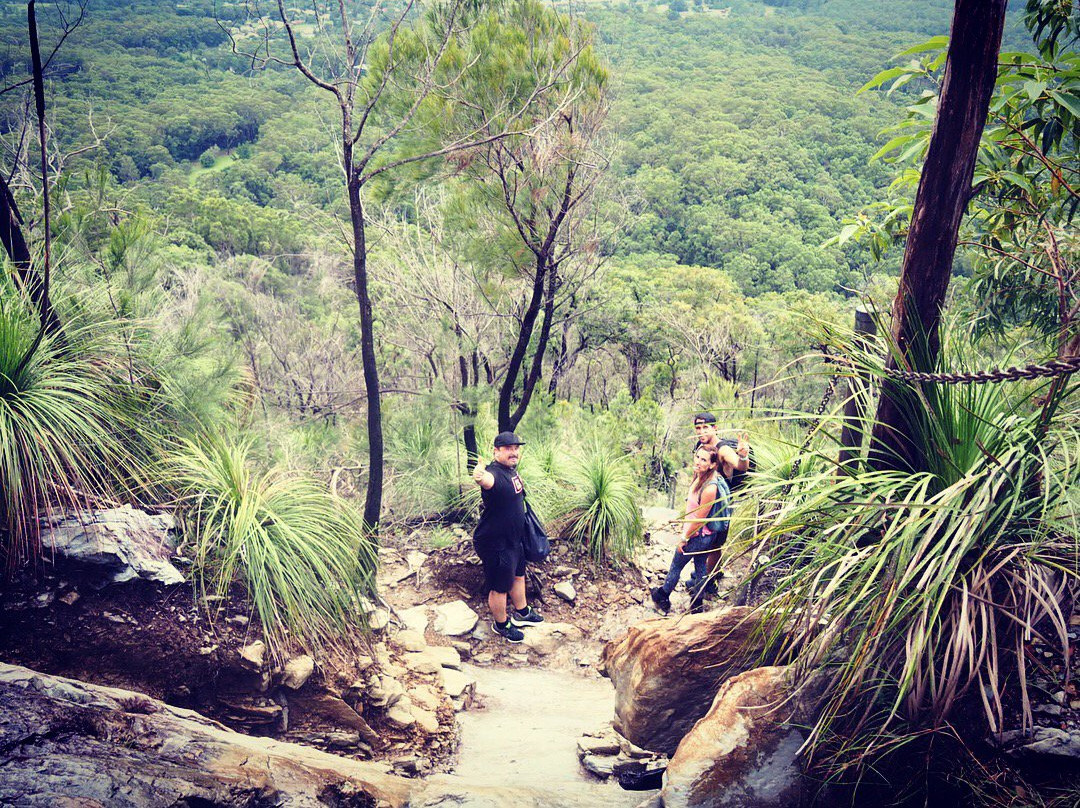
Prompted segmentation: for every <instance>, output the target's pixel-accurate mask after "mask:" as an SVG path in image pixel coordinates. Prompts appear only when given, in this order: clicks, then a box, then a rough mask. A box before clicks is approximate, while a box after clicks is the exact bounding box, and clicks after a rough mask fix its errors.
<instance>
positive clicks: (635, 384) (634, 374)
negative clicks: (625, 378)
mask: <svg viewBox="0 0 1080 808" xmlns="http://www.w3.org/2000/svg"><path fill="white" fill-rule="evenodd" d="M626 360H627V361H626V363H627V365H628V366H629V369H630V400H631V401H637V400H638V399H639V398H641V381H640V379H639V376H640V374H641V361H640V360H639V359H638V353H637V351H633V352H631V353H630V355H629V356H628V357H627V358H626Z"/></svg>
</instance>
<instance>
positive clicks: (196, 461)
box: [168, 438, 376, 656]
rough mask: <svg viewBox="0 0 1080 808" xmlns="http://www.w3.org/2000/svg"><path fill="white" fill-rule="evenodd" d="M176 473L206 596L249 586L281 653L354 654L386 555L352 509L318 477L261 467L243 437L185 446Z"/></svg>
mask: <svg viewBox="0 0 1080 808" xmlns="http://www.w3.org/2000/svg"><path fill="white" fill-rule="evenodd" d="M168 467H169V469H170V471H171V477H170V479H171V480H172V484H173V485H174V486H175V487H176V488H177V490H178V491H179V493H180V496H181V501H182V503H183V505H184V507H185V509H186V519H187V521H188V522H189V524H190V527H191V528H192V529H193V534H194V537H195V560H196V569H197V570H198V572H199V574H200V580H201V583H202V587H203V589H204V591H206V592H210V593H214V594H217V595H227V594H228V592H229V590H230V589H231V587H232V586H233V584H234V583H239V584H240V585H241V586H242V587H243V588H244V590H245V592H246V594H247V596H248V597H249V598H250V600H251V603H252V605H253V607H254V610H255V613H256V614H257V615H258V618H259V622H260V624H261V626H262V630H263V633H264V636H265V637H266V639H267V642H268V645H269V646H270V648H271V650H272V652H273V653H274V654H275V655H277V656H282V655H284V654H285V653H286V652H287V651H288V649H289V647H290V646H291V645H299V646H302V647H304V648H307V649H309V650H321V651H324V652H330V653H333V652H335V651H337V652H340V651H343V650H346V649H348V648H350V647H352V644H353V642H354V641H355V640H356V639H358V638H359V635H360V631H361V629H362V617H361V615H362V614H363V608H362V603H363V598H365V597H366V596H369V595H371V593H372V592H373V591H374V575H375V566H376V556H375V547H374V545H373V544H372V543H371V542H370V540H369V539H368V538H367V536H366V533H365V531H364V530H363V523H362V522H361V519H360V517H359V515H358V514H356V513H355V512H354V511H353V509H352V506H351V505H349V504H348V503H346V502H344V501H343V500H341V499H339V498H338V497H336V496H334V495H333V494H332V493H331V492H329V491H328V490H327V489H326V486H325V485H323V484H322V483H320V482H319V481H317V480H315V479H313V478H310V477H307V476H304V475H301V474H297V473H291V472H288V471H284V470H282V469H280V468H271V469H269V470H263V469H261V468H260V467H259V465H258V463H257V460H256V458H255V457H254V453H253V451H252V446H251V444H250V443H247V442H245V441H243V440H232V439H229V438H212V439H206V440H203V441H201V442H192V441H187V442H184V443H183V444H182V445H180V446H179V447H178V448H177V450H176V451H175V452H174V453H173V454H172V456H171V458H170V460H169V464H168Z"/></svg>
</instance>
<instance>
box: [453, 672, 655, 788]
mask: <svg viewBox="0 0 1080 808" xmlns="http://www.w3.org/2000/svg"><path fill="white" fill-rule="evenodd" d="M465 670H466V672H467V673H468V674H469V675H470V676H473V677H475V678H476V695H477V699H478V702H479V706H478V707H475V708H474V709H472V710H469V711H467V712H464V713H461V714H459V716H458V725H459V727H460V732H461V736H460V738H461V740H460V746H459V747H458V760H457V763H456V765H455V766H454V768H453V771H452V774H451V775H448V776H440V775H436V776H435V778H433V779H440V778H441V777H446V778H447V779H450V778H452V779H453V780H454V781H459V782H460V781H464V782H467V783H470V784H474V785H477V786H514V787H521V788H525V789H529V790H532V791H536V792H538V793H546V794H550V795H551V799H552V800H557V802H552V803H551V804H552V805H556V804H558V805H567V806H582V807H583V808H588V807H589V806H597V808H602V807H603V806H635V805H638V804H639V803H640V802H641V801H643V800H644V799H646V798H647V797H649V796H651V795H652V794H653V793H654V792H631V791H624V790H623V789H621V788H619V785H618V783H617V782H615V781H614V780H612V781H609V782H606V783H604V782H599V781H597V780H596V779H594V778H592V777H590V776H589V775H588V774H587V773H586V772H585V771H584V770H583V769H582V768H581V765H580V763H579V762H578V756H577V739H578V738H579V737H580V736H581V734H582V733H583V732H586V731H589V730H595V729H599V728H601V727H603V726H604V725H606V724H607V722H609V721H610V720H611V716H612V711H613V706H614V693H613V691H612V688H611V684H610V683H609V682H607V681H605V680H597V679H591V678H586V677H584V676H580V675H577V674H574V673H569V672H565V671H556V670H545V669H543V668H517V669H507V668H500V667H494V666H492V667H478V666H475V665H472V666H465Z"/></svg>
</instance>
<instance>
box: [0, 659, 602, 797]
mask: <svg viewBox="0 0 1080 808" xmlns="http://www.w3.org/2000/svg"><path fill="white" fill-rule="evenodd" d="M347 745H348V744H346V746H347ZM388 768H389V767H387V766H386V765H385V764H379V763H372V762H367V761H358V760H353V759H350V758H344V757H338V756H336V755H331V754H328V753H326V752H321V751H319V750H318V749H312V748H311V747H309V746H301V745H299V744H291V743H282V742H280V741H273V740H270V739H268V738H255V737H251V736H247V735H241V734H239V733H236V732H232V731H230V730H227V729H225V727H223V726H222V725H221V724H218V723H216V722H214V721H211V720H209V719H207V718H204V717H203V716H200V715H199V714H198V713H195V712H192V711H190V710H184V709H181V708H178V707H173V706H170V705H168V704H165V703H164V702H161V701H157V700H155V699H151V698H149V697H147V696H145V695H143V694H141V693H136V692H134V691H130V690H120V689H117V688H109V687H102V686H99V685H91V684H86V683H83V682H77V681H75V680H73V679H63V678H61V677H58V676H49V675H46V674H41V673H37V672H35V671H32V670H29V669H27V668H21V667H17V666H15V665H5V664H0V805H18V806H26V807H27V808H54V807H55V806H82V807H85V808H102V807H103V806H108V808H151V807H156V806H161V808H165V806H172V807H173V808H178V807H179V806H187V808H192V807H193V806H214V808H255V806H271V805H282V806H284V805H287V806H289V807H290V808H316V807H317V806H325V807H326V808H331V806H333V807H334V808H345V806H365V808H404V806H412V807H413V808H436V806H447V805H468V806H470V808H499V806H505V805H514V806H516V807H517V808H582V806H585V805H608V804H610V803H609V802H606V801H604V802H588V803H586V802H582V801H581V800H580V799H578V797H579V796H580V794H579V793H568V794H564V793H562V792H563V791H565V790H566V789H565V788H560V787H559V786H560V785H561V784H553V787H552V788H551V789H536V788H519V787H515V786H513V785H505V786H490V785H477V784H474V783H471V782H469V781H466V780H462V779H461V778H454V777H451V776H449V775H444V776H443V777H442V778H441V779H440V780H438V781H436V780H435V779H434V778H432V779H430V780H427V781H425V780H419V779H416V780H410V779H405V778H402V777H397V776H394V775H393V774H390V773H388V772H387V769H388Z"/></svg>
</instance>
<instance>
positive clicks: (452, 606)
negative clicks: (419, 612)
mask: <svg viewBox="0 0 1080 808" xmlns="http://www.w3.org/2000/svg"><path fill="white" fill-rule="evenodd" d="M434 611H435V631H437V632H438V633H439V634H444V635H446V636H448V637H457V636H460V635H462V634H468V633H469V632H470V631H472V630H473V628H475V626H476V622H477V621H478V620H479V619H480V616H479V615H478V614H477V613H476V612H474V611H473V610H472V609H470V608H469V605H468V604H467V603H465V601H463V600H455V601H451V602H450V603H442V604H439V605H438V606H436V607H435V609H434Z"/></svg>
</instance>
